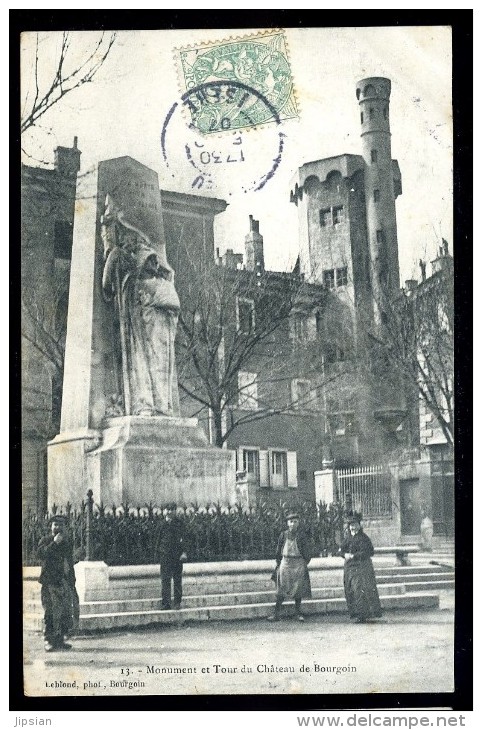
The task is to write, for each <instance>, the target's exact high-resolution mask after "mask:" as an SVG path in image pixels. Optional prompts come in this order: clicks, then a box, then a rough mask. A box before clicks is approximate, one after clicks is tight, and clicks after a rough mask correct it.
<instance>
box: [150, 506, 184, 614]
mask: <svg viewBox="0 0 482 730" xmlns="http://www.w3.org/2000/svg"><path fill="white" fill-rule="evenodd" d="M176 509H177V507H176V505H175V504H174V503H172V504H169V505H168V506H167V509H166V514H165V516H164V519H163V521H162V522H161V526H160V528H159V534H158V536H157V552H158V556H159V562H160V569H161V609H162V610H164V611H167V610H169V609H170V608H171V582H172V584H173V588H174V601H173V603H172V608H174V609H178V608H180V607H181V601H182V566H183V563H184V561H185V560H186V559H187V555H186V551H185V547H186V544H185V543H186V534H185V530H184V525H183V524H182V522H181V520H180V519H179V518H178V517H176Z"/></svg>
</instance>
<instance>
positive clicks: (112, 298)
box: [48, 157, 236, 506]
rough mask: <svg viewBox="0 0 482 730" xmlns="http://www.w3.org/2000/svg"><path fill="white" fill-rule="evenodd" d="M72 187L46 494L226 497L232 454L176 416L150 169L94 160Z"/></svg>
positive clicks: (169, 280) (157, 200) (173, 297)
mask: <svg viewBox="0 0 482 730" xmlns="http://www.w3.org/2000/svg"><path fill="white" fill-rule="evenodd" d="M86 179H87V183H88V185H87V188H88V189H84V190H82V191H79V194H78V198H77V202H76V213H75V221H74V241H73V248H72V264H71V278H70V294H69V312H68V322H67V338H66V348H65V364H64V384H63V396H62V415H61V425H60V433H59V434H58V435H57V436H56V437H55V439H53V441H51V442H50V443H49V445H48V501H49V505H50V506H51V505H52V504H53V503H56V504H58V505H65V504H66V503H67V501H70V502H71V503H72V504H74V505H76V504H78V503H79V502H80V501H81V500H82V499H84V498H85V494H86V492H87V490H88V489H92V491H93V494H94V499H95V501H96V502H97V503H101V502H102V503H104V505H106V506H110V505H111V504H117V505H120V504H121V503H125V502H127V503H129V504H131V505H133V506H137V505H140V506H143V505H145V504H148V503H150V502H152V503H153V504H156V505H160V504H162V503H165V502H166V501H171V500H174V501H177V502H181V503H182V502H185V503H187V504H189V503H190V502H195V501H197V502H199V503H204V504H205V503H206V502H210V501H212V502H214V501H216V502H217V501H219V502H234V501H235V500H236V479H235V465H234V454H233V453H232V452H230V451H227V450H223V449H219V448H216V447H214V446H211V445H210V444H209V443H208V440H207V437H206V435H205V433H204V431H203V429H202V428H201V427H200V426H199V425H198V422H197V420H196V419H194V418H182V417H181V416H180V413H179V396H178V386H177V375H176V361H175V351H174V339H175V334H176V326H177V320H178V315H179V298H178V296H177V293H176V289H175V283H174V282H175V279H174V271H173V270H172V269H171V267H170V266H169V263H168V262H167V259H166V250H165V239H164V229H163V221H162V210H161V197H160V192H159V184H158V178H157V174H156V173H155V172H154V171H153V170H150V169H149V168H147V167H145V166H144V165H142V164H141V163H139V162H137V161H136V160H133V159H132V158H130V157H120V158H116V159H113V160H106V161H103V162H101V163H99V166H98V169H97V172H96V174H95V175H92V176H87V178H86Z"/></svg>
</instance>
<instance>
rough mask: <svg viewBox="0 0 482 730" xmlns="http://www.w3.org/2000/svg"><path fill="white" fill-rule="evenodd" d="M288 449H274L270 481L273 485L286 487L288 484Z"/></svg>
mask: <svg viewBox="0 0 482 730" xmlns="http://www.w3.org/2000/svg"><path fill="white" fill-rule="evenodd" d="M287 474H288V470H287V461H286V451H272V452H271V459H270V482H271V486H273V487H275V488H276V487H278V488H280V487H286V484H287Z"/></svg>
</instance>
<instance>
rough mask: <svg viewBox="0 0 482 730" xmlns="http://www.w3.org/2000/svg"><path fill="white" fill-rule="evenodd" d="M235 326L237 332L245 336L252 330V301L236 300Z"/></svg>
mask: <svg viewBox="0 0 482 730" xmlns="http://www.w3.org/2000/svg"><path fill="white" fill-rule="evenodd" d="M236 324H237V327H238V332H242V333H243V334H245V335H247V334H249V333H250V332H252V331H253V330H254V302H253V300H252V299H241V298H239V297H238V299H237V309H236Z"/></svg>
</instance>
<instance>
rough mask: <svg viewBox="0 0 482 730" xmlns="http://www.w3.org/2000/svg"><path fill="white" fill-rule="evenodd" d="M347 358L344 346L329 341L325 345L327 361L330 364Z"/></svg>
mask: <svg viewBox="0 0 482 730" xmlns="http://www.w3.org/2000/svg"><path fill="white" fill-rule="evenodd" d="M345 360H346V351H345V350H344V348H343V347H341V346H340V345H338V344H336V343H332V342H328V343H327V344H326V345H325V362H326V363H328V364H330V363H334V362H344V361H345Z"/></svg>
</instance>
